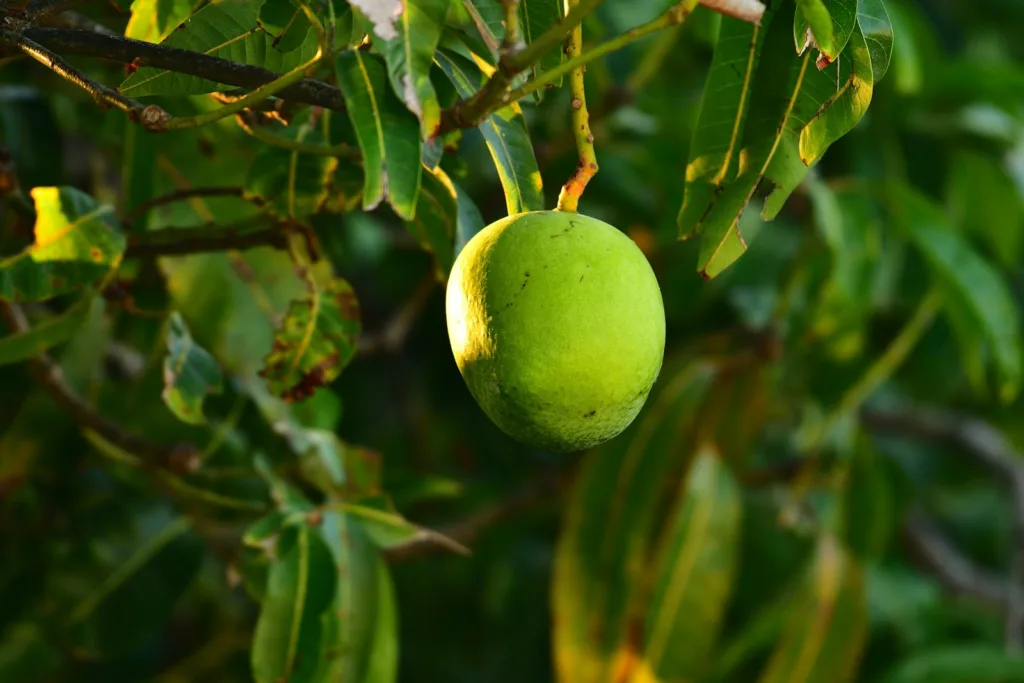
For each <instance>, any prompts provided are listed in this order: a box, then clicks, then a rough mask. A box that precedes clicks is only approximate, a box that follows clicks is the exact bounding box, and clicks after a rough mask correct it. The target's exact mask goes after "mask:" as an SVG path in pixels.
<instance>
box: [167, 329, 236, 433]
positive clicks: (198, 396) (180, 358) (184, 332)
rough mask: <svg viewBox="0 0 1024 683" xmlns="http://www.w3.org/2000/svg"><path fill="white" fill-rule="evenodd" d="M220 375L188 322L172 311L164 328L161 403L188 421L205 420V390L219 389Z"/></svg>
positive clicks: (197, 421)
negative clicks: (164, 354)
mask: <svg viewBox="0 0 1024 683" xmlns="http://www.w3.org/2000/svg"><path fill="white" fill-rule="evenodd" d="M223 389H224V377H223V375H222V374H221V371H220V366H219V365H217V361H216V360H214V358H213V356H211V355H210V354H209V353H208V352H207V351H206V349H204V348H203V347H201V346H199V345H198V344H196V343H195V341H194V340H193V339H192V335H191V334H190V333H189V330H188V325H186V324H185V321H184V320H183V319H182V317H181V315H180V314H179V313H178V312H177V311H175V312H174V313H172V314H171V318H170V322H169V328H168V331H167V356H166V357H165V358H164V391H163V394H162V397H163V399H164V403H166V404H167V407H168V408H169V409H170V410H171V412H172V413H174V414H175V416H176V417H177V418H178V419H179V420H181V421H183V422H188V423H189V424H202V423H204V422H206V416H205V415H203V401H204V400H205V399H206V396H207V394H216V393H220V392H221V391H223Z"/></svg>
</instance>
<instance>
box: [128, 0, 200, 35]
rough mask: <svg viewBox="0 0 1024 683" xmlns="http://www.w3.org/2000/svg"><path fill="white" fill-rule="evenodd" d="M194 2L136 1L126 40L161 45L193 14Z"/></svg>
mask: <svg viewBox="0 0 1024 683" xmlns="http://www.w3.org/2000/svg"><path fill="white" fill-rule="evenodd" d="M195 5H196V3H195V2H194V1H193V0H134V1H133V2H132V16H131V19H129V20H128V26H127V27H126V28H125V30H124V37H125V38H132V39H134V40H144V41H146V42H149V43H159V42H160V41H162V40H163V39H164V38H166V37H167V36H168V35H170V33H171V32H172V31H173V30H174V29H175V28H177V27H178V25H179V24H181V22H183V21H185V20H186V19H188V16H189V15H190V14H192V8H193V7H194V6H195Z"/></svg>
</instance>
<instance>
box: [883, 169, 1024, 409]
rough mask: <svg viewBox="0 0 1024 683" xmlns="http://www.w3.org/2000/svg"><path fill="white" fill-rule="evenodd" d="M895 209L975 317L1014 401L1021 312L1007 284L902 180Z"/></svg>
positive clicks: (950, 291) (1004, 392)
mask: <svg viewBox="0 0 1024 683" xmlns="http://www.w3.org/2000/svg"><path fill="white" fill-rule="evenodd" d="M890 191H891V198H892V199H893V200H894V202H893V206H892V209H891V210H893V211H894V213H895V215H896V217H897V219H898V220H899V222H900V224H901V226H902V227H903V229H904V230H906V234H907V236H908V237H909V238H910V240H911V242H912V243H913V244H914V246H915V247H916V248H917V249H918V250H920V252H921V253H922V254H923V255H924V257H925V259H926V260H927V261H928V263H929V264H930V265H931V267H932V270H933V272H934V273H935V276H936V278H937V279H938V281H939V282H940V283H941V284H942V287H943V291H944V292H945V293H946V296H948V297H950V298H952V299H954V300H955V301H956V302H957V304H959V306H960V308H961V310H962V312H963V313H964V314H966V315H968V316H969V320H970V323H971V325H972V328H971V329H970V330H966V332H968V334H972V335H976V336H978V337H982V338H984V339H985V340H986V342H987V346H988V349H989V351H990V352H991V354H992V358H993V360H994V364H995V367H996V369H997V370H998V373H999V378H1000V385H999V395H1000V397H1001V398H1002V399H1003V400H1005V401H1009V400H1012V399H1013V398H1014V397H1015V396H1016V395H1017V393H1018V392H1019V390H1020V384H1021V375H1022V373H1024V367H1022V358H1021V353H1022V347H1021V331H1020V315H1019V313H1018V309H1017V305H1016V303H1015V302H1014V299H1013V296H1012V294H1011V293H1010V291H1009V288H1008V286H1007V284H1006V282H1005V281H1004V280H1003V279H1002V278H1000V276H999V275H998V273H997V272H996V271H995V270H994V269H993V268H992V266H990V265H989V264H988V262H986V261H985V260H984V259H983V258H982V257H981V256H979V255H978V254H977V252H975V251H974V250H973V249H972V248H971V247H970V245H969V244H968V243H967V242H966V241H965V240H964V239H963V237H961V235H960V234H959V233H957V232H956V231H955V230H953V228H952V227H951V226H950V225H949V220H948V218H947V217H946V215H945V214H944V213H943V212H942V209H940V208H939V207H938V206H936V205H935V204H934V203H933V202H932V201H931V200H930V199H928V198H927V197H926V196H924V195H923V194H921V193H920V192H918V191H917V190H915V189H913V188H911V187H908V186H906V185H902V184H896V185H894V186H893V187H892V188H891V189H890Z"/></svg>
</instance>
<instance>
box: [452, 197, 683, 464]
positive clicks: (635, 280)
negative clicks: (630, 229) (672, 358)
mask: <svg viewBox="0 0 1024 683" xmlns="http://www.w3.org/2000/svg"><path fill="white" fill-rule="evenodd" d="M446 314H447V320H448V336H449V340H450V342H451V347H452V352H453V354H454V356H455V361H456V363H457V364H458V367H459V371H460V372H461V373H462V376H463V378H464V379H465V381H466V385H467V386H468V388H469V390H470V393H471V394H472V395H473V397H474V398H475V399H476V401H477V403H478V404H479V405H480V407H481V408H482V409H483V411H484V412H485V413H486V414H487V416H488V417H490V419H491V420H492V421H493V422H494V423H495V424H496V425H497V426H498V427H499V428H501V429H502V430H503V431H504V432H505V433H507V434H508V435H510V436H512V437H513V438H515V439H517V440H519V441H521V442H523V443H526V444H529V445H533V446H536V447H539V448H543V449H546V450H549V451H554V452H572V451H579V450H584V449H586V448H589V447H591V446H594V445H597V444H599V443H601V442H603V441H607V440H608V439H611V438H612V437H614V436H616V435H618V434H619V433H621V432H622V431H623V430H624V429H625V428H626V427H627V426H629V424H630V423H631V422H632V421H633V419H634V418H635V417H636V415H637V413H638V412H639V411H640V408H641V407H643V404H644V402H645V401H646V400H647V395H648V394H649V393H650V390H651V386H652V385H653V384H654V381H655V379H657V377H658V373H659V372H660V370H661V364H662V359H663V357H664V352H665V310H664V305H663V303H662V298H661V290H660V288H659V286H658V282H657V279H656V278H655V276H654V271H653V270H652V269H651V266H650V264H649V263H648V262H647V258H646V257H645V256H644V254H643V252H641V251H640V249H639V248H638V247H637V246H636V244H634V242H633V241H632V240H631V239H630V238H629V237H627V236H626V235H625V234H623V233H622V232H620V231H619V230H617V229H616V228H615V227H613V226H611V225H608V224H607V223H604V222H602V221H599V220H597V219H595V218H590V217H587V216H583V215H580V214H576V213H567V212H561V211H534V212H529V213H523V214H518V215H515V216H510V217H508V218H504V219H502V220H499V221H497V222H495V223H493V224H491V225H489V226H488V227H486V228H484V229H483V230H482V231H480V232H479V233H478V234H477V235H476V236H474V237H473V239H471V240H470V241H469V243H468V244H467V245H466V247H465V248H464V249H463V250H462V252H461V253H460V254H459V257H458V258H457V259H456V262H455V265H454V267H453V268H452V272H451V275H450V276H449V279H448V287H447V293H446Z"/></svg>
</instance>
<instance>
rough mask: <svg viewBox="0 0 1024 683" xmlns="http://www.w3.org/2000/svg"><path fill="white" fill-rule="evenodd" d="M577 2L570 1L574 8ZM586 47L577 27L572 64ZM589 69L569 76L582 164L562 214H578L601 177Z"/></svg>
mask: <svg viewBox="0 0 1024 683" xmlns="http://www.w3.org/2000/svg"><path fill="white" fill-rule="evenodd" d="M576 1H577V0H569V4H570V6H571V5H573V4H575V3H576ZM582 46H583V26H582V25H577V26H576V27H575V28H574V29H573V30H572V33H570V34H569V37H568V39H566V42H565V54H566V56H567V57H568V58H569V60H570V61H571V60H573V59H574V58H578V57H579V56H580V54H581V52H582ZM586 70H587V67H586V65H585V64H579V65H578V66H576V67H575V68H573V70H572V72H571V73H570V74H569V92H570V93H571V94H572V132H573V135H574V136H575V137H576V149H577V150H579V153H580V161H579V163H578V164H577V165H576V170H575V171H574V172H573V174H572V175H571V176H569V180H568V181H566V183H565V185H563V186H562V192H561V194H559V195H558V206H557V209H558V210H559V211H572V212H575V211H576V206H577V204H579V200H580V196H581V195H582V194H583V191H584V190H585V189H586V188H587V183H589V182H590V179H591V178H593V177H594V176H595V175H597V171H598V167H597V153H596V152H595V151H594V135H593V134H592V133H591V132H590V112H589V111H588V110H587V92H586V88H585V86H584V84H583V75H584V73H585V72H586Z"/></svg>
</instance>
